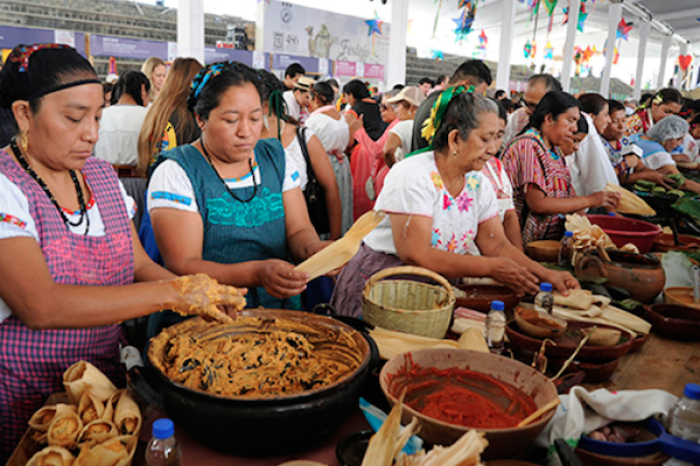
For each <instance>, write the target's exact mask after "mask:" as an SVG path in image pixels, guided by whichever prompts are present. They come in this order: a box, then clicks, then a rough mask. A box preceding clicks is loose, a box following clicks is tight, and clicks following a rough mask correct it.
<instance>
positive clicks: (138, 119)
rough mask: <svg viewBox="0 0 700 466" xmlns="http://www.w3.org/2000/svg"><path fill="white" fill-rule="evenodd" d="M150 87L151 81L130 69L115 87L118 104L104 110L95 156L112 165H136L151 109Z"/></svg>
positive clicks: (114, 95)
mask: <svg viewBox="0 0 700 466" xmlns="http://www.w3.org/2000/svg"><path fill="white" fill-rule="evenodd" d="M150 88H151V83H150V82H149V81H148V78H147V77H146V75H145V74H143V73H142V72H140V71H135V70H130V71H127V72H126V73H124V74H123V75H122V76H121V77H120V78H119V81H117V84H116V86H114V89H113V90H112V96H113V97H115V98H116V99H117V103H116V104H115V105H111V106H110V107H108V108H105V109H104V111H103V112H102V119H101V120H100V133H99V137H98V141H97V144H95V157H97V158H98V159H102V160H106V161H107V162H109V163H111V164H112V165H124V166H135V165H136V162H137V161H138V140H139V133H140V132H141V126H142V125H143V121H144V119H145V118H146V113H147V112H148V110H147V109H146V107H148V102H149V100H148V99H149V97H148V91H149V89H150Z"/></svg>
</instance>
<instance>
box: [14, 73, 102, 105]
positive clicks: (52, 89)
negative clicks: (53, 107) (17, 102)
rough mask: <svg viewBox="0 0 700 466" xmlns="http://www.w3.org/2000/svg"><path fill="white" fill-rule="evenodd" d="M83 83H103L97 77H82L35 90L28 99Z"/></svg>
mask: <svg viewBox="0 0 700 466" xmlns="http://www.w3.org/2000/svg"><path fill="white" fill-rule="evenodd" d="M83 84H100V85H101V84H102V82H101V81H100V80H99V79H97V78H92V79H82V80H80V81H73V82H70V83H65V84H59V85H58V86H53V87H49V88H48V89H45V90H42V91H38V92H35V93H33V94H31V95H30V96H29V97H27V99H26V100H34V99H38V98H39V97H43V96H45V95H46V94H51V93H53V92H58V91H62V90H64V89H68V88H71V87H75V86H82V85H83Z"/></svg>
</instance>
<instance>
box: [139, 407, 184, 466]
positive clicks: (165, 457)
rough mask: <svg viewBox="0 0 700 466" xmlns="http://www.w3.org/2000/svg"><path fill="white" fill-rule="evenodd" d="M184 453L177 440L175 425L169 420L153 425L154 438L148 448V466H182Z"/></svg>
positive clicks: (163, 419)
mask: <svg viewBox="0 0 700 466" xmlns="http://www.w3.org/2000/svg"><path fill="white" fill-rule="evenodd" d="M181 460H182V451H181V450H180V444H178V443H177V440H175V425H174V424H173V421H171V420H170V419H168V418H162V419H158V420H157V421H156V422H154V423H153V438H151V441H150V442H148V447H147V448H146V464H147V465H148V466H180V461H181Z"/></svg>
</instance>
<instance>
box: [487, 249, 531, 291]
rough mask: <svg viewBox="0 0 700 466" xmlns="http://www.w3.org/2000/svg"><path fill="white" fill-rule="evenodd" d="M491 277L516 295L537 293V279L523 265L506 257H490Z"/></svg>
mask: <svg viewBox="0 0 700 466" xmlns="http://www.w3.org/2000/svg"><path fill="white" fill-rule="evenodd" d="M489 276H490V277H491V278H493V279H494V280H497V281H499V282H501V283H503V284H504V285H506V286H507V287H509V288H511V289H513V290H514V291H515V292H516V293H518V295H520V296H523V295H526V294H537V292H538V291H539V290H540V289H539V286H538V283H539V279H538V278H537V277H536V276H535V275H534V274H533V273H532V272H530V271H529V270H527V269H526V268H525V267H523V266H521V265H519V264H518V263H516V262H515V261H513V260H512V259H509V258H507V257H493V258H491V273H490V274H489Z"/></svg>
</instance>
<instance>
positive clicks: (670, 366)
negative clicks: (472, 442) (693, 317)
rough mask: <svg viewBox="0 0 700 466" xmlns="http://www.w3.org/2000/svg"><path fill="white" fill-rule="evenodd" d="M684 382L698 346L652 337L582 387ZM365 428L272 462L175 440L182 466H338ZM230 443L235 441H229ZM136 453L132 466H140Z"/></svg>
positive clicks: (145, 433) (697, 376)
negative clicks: (301, 463) (347, 440)
mask: <svg viewBox="0 0 700 466" xmlns="http://www.w3.org/2000/svg"><path fill="white" fill-rule="evenodd" d="M688 382H695V383H700V342H679V341H673V340H668V339H666V338H663V337H660V336H658V335H656V334H654V333H652V334H651V335H650V336H649V339H648V341H647V342H646V344H645V345H644V346H643V347H642V349H641V350H639V351H637V352H635V353H631V354H627V355H625V356H623V357H622V359H621V361H620V366H619V367H618V369H617V371H615V374H613V376H612V378H611V379H610V380H609V381H607V382H603V383H599V384H583V385H584V387H586V388H587V389H589V390H593V389H596V388H601V387H602V388H607V389H608V390H622V389H646V388H658V389H662V390H666V391H668V392H670V393H673V394H674V395H677V396H680V395H681V394H682V393H683V388H684V387H685V384H686V383H688ZM160 416H162V413H152V415H151V416H149V419H147V421H146V422H145V423H144V427H143V429H142V435H141V439H142V440H143V441H144V442H147V441H148V439H149V438H150V430H151V423H152V422H153V421H154V420H155V419H157V418H158V417H160ZM368 428H369V426H368V424H367V422H366V421H365V419H364V418H363V417H362V414H361V413H360V410H359V409H357V410H355V411H353V413H352V414H351V415H350V416H349V417H348V419H347V420H346V422H345V423H344V424H343V425H342V426H341V428H340V429H339V431H338V432H337V433H336V434H335V435H334V436H333V437H331V438H330V439H328V440H327V441H326V442H325V443H324V444H323V445H320V446H319V447H318V448H316V449H314V450H311V451H307V452H301V453H298V454H293V455H287V456H284V457H276V458H264V459H263V458H242V457H236V456H232V455H224V454H221V453H218V452H215V451H213V450H211V449H209V448H207V447H205V446H203V445H201V444H200V443H198V442H197V441H196V440H194V439H192V438H191V437H190V436H188V435H187V434H186V433H185V432H184V431H182V430H181V429H179V428H176V437H177V439H178V440H179V442H180V444H181V445H182V451H183V454H182V456H183V461H182V465H183V466H189V465H200V464H206V465H208V466H218V465H227V466H237V465H241V466H243V465H245V466H277V465H279V464H280V463H283V462H285V461H289V460H292V459H307V460H313V461H318V462H321V463H323V464H327V465H328V466H339V463H338V461H337V459H336V458H335V446H336V444H337V443H338V441H339V440H340V439H341V438H342V437H344V436H345V435H348V434H350V433H352V432H355V431H358V430H363V429H368ZM231 441H232V442H235V441H236V439H235V438H232V439H231ZM139 458H143V454H141V453H140V452H137V455H136V457H135V458H134V466H140V465H142V464H143V463H142V462H139Z"/></svg>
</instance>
